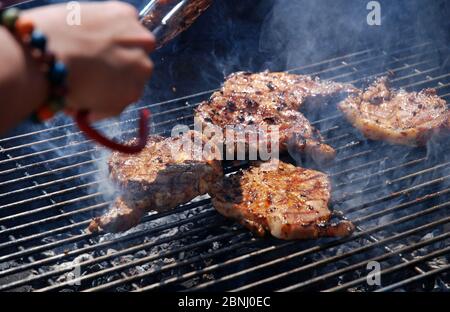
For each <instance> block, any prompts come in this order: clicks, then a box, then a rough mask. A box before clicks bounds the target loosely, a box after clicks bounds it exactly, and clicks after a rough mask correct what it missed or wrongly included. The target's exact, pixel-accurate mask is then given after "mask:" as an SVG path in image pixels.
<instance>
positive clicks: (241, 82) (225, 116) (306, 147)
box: [195, 72, 354, 163]
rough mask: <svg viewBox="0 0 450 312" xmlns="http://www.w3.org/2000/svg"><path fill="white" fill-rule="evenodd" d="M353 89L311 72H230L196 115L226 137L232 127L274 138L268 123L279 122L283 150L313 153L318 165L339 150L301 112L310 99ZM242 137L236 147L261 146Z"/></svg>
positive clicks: (271, 124)
mask: <svg viewBox="0 0 450 312" xmlns="http://www.w3.org/2000/svg"><path fill="white" fill-rule="evenodd" d="M350 91H354V88H352V87H351V86H348V85H341V84H337V83H333V82H322V81H320V80H318V79H312V78H311V77H309V76H300V75H293V74H287V73H269V72H263V73H257V74H250V73H243V72H240V73H235V74H232V75H230V76H229V77H228V78H227V79H226V81H225V83H224V85H223V87H222V89H221V90H220V91H218V92H215V93H213V94H212V96H211V98H210V99H209V100H208V101H205V102H203V103H201V104H200V105H199V107H198V108H197V109H196V112H195V117H196V118H197V120H198V121H199V122H200V123H201V124H202V126H203V129H214V128H218V129H219V130H220V131H223V132H224V135H223V137H224V138H226V131H228V129H226V128H227V127H233V128H234V129H237V128H239V129H240V130H241V131H243V132H246V133H259V134H261V133H263V134H264V135H262V136H261V135H260V137H265V138H266V141H267V142H270V139H271V131H270V128H269V127H270V126H278V127H279V147H278V148H279V151H280V152H281V153H282V152H286V151H290V152H291V151H292V152H294V153H296V152H300V153H303V154H306V155H309V156H311V158H312V159H313V160H314V161H315V162H316V163H325V162H329V161H330V160H332V159H333V158H334V157H335V151H334V149H333V148H332V147H330V146H328V145H326V144H324V143H322V138H321V136H320V134H319V132H318V131H316V130H315V129H314V127H313V126H312V125H311V123H310V122H309V121H308V120H307V119H306V118H305V117H304V116H303V114H302V113H300V112H298V111H297V110H298V109H299V108H300V107H301V106H302V105H303V104H304V103H305V102H306V101H307V100H310V99H318V98H321V99H322V100H323V97H328V96H332V95H336V94H338V93H340V92H350ZM241 141H242V140H241ZM241 141H239V139H235V146H234V147H233V148H234V150H236V149H237V148H236V147H237V146H238V144H240V143H244V144H245V147H246V151H248V150H249V148H250V147H253V148H255V150H258V148H259V147H258V146H257V141H252V139H251V137H250V138H249V137H245V139H244V140H243V141H244V142H241ZM263 142H264V141H263ZM228 143H229V142H228ZM227 148H229V146H227ZM270 149H271V146H270V144H269V150H270Z"/></svg>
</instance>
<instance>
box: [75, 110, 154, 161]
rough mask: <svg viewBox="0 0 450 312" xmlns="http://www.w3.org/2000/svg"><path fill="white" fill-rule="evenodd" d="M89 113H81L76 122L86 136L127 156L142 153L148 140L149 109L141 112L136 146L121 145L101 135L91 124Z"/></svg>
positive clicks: (78, 114)
mask: <svg viewBox="0 0 450 312" xmlns="http://www.w3.org/2000/svg"><path fill="white" fill-rule="evenodd" d="M89 113H90V112H89V111H86V110H84V111H79V112H78V113H77V114H76V116H75V122H76V123H77V125H78V127H79V128H80V130H81V131H83V132H84V134H85V135H86V136H87V137H88V138H90V139H92V140H94V141H96V142H97V143H99V144H101V145H103V146H105V147H107V148H110V149H112V150H115V151H118V152H121V153H126V154H137V153H139V152H141V151H142V150H143V149H144V147H145V145H146V144H147V140H148V122H149V118H150V111H149V110H148V109H142V110H141V111H140V119H139V136H138V141H137V143H136V144H133V145H125V144H121V143H117V142H115V141H114V140H112V139H109V138H107V137H105V136H104V135H102V134H101V133H99V132H98V131H97V130H96V129H94V128H93V127H92V126H91V125H90V123H89V118H88V117H89Z"/></svg>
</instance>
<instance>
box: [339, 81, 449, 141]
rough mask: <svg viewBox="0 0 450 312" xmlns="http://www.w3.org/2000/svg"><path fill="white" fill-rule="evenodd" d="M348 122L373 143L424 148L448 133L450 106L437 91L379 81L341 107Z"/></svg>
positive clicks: (346, 101) (341, 104) (351, 97)
mask: <svg viewBox="0 0 450 312" xmlns="http://www.w3.org/2000/svg"><path fill="white" fill-rule="evenodd" d="M338 107H339V109H340V110H341V111H342V112H343V113H344V115H345V117H346V118H347V120H348V121H349V122H350V123H351V124H352V125H353V126H355V127H356V128H357V129H359V130H360V131H361V132H362V133H363V134H364V136H366V137H367V138H369V139H372V140H384V141H387V142H390V143H393V144H402V145H409V146H423V145H425V144H426V143H427V141H428V140H429V139H430V138H431V137H432V136H433V135H434V134H442V133H444V132H448V128H449V123H448V120H449V117H450V113H449V111H448V109H447V103H446V102H445V101H444V100H443V99H441V98H439V97H438V96H437V95H436V91H435V90H433V89H427V90H423V91H420V92H406V91H405V90H401V89H400V90H394V89H391V88H390V87H389V83H388V78H387V77H381V78H379V79H377V80H376V81H375V82H374V83H373V84H372V85H370V86H369V87H368V88H367V89H366V90H364V91H360V92H359V94H357V95H352V96H349V97H348V98H347V99H346V100H344V101H342V102H341V103H339V105H338Z"/></svg>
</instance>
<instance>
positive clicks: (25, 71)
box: [0, 27, 48, 133]
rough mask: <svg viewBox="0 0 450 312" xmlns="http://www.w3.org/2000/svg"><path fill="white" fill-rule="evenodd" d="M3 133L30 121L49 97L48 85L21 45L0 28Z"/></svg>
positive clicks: (0, 95) (1, 125) (0, 98)
mask: <svg viewBox="0 0 450 312" xmlns="http://www.w3.org/2000/svg"><path fill="white" fill-rule="evenodd" d="M0 42H1V48H0V60H1V62H0V63H1V64H2V66H0V133H2V132H5V131H6V130H7V129H10V128H11V127H13V126H14V125H16V124H17V123H19V122H20V121H22V120H24V119H25V118H27V117H28V116H29V115H30V114H31V113H32V112H33V111H34V110H35V109H37V108H38V107H39V106H40V105H42V104H43V103H44V102H45V100H46V98H47V89H48V87H47V82H46V79H45V77H44V74H43V73H42V72H41V71H40V70H39V68H38V64H37V63H36V61H34V60H32V59H31V57H30V56H29V53H27V52H26V51H25V50H24V48H23V47H22V46H21V45H20V43H19V42H18V41H17V40H16V39H15V38H14V37H13V36H12V35H11V34H10V33H9V31H8V30H6V29H5V28H3V27H0Z"/></svg>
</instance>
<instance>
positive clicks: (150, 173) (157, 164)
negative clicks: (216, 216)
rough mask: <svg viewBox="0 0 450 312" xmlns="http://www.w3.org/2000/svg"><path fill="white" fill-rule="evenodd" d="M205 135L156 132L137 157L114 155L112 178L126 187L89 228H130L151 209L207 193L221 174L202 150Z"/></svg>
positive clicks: (123, 187)
mask: <svg viewBox="0 0 450 312" xmlns="http://www.w3.org/2000/svg"><path fill="white" fill-rule="evenodd" d="M205 144H206V140H205V137H204V136H202V135H201V134H200V133H198V132H194V131H190V132H188V133H186V134H184V135H182V136H178V137H173V138H163V137H159V136H152V137H151V138H150V140H149V142H148V144H147V146H146V147H145V149H144V150H143V151H142V152H141V153H139V154H138V155H126V154H121V153H117V152H116V153H113V154H112V156H111V158H110V160H109V168H110V176H111V178H112V179H113V180H114V181H115V182H116V183H117V184H118V185H119V187H120V188H121V189H122V190H123V195H122V196H121V197H119V198H118V199H117V200H116V201H115V202H114V204H113V205H112V207H111V208H110V210H109V211H108V212H106V214H104V215H103V216H101V217H98V218H95V219H94V220H93V221H92V222H91V224H90V226H89V230H90V231H97V230H98V229H103V230H105V231H108V232H118V231H124V230H127V229H129V228H131V227H133V226H135V225H137V224H138V223H139V221H140V219H141V218H142V216H143V215H144V214H145V213H146V212H148V211H150V210H156V211H164V210H168V209H171V208H174V207H176V206H177V205H179V204H182V203H186V202H189V201H190V200H192V199H193V198H195V197H196V196H198V195H202V194H205V193H207V192H208V187H209V185H211V184H212V183H214V182H215V181H216V179H217V178H220V177H221V175H222V167H221V164H220V161H218V160H214V159H213V153H207V151H208V149H205V150H204V149H203V147H204V146H205Z"/></svg>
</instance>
